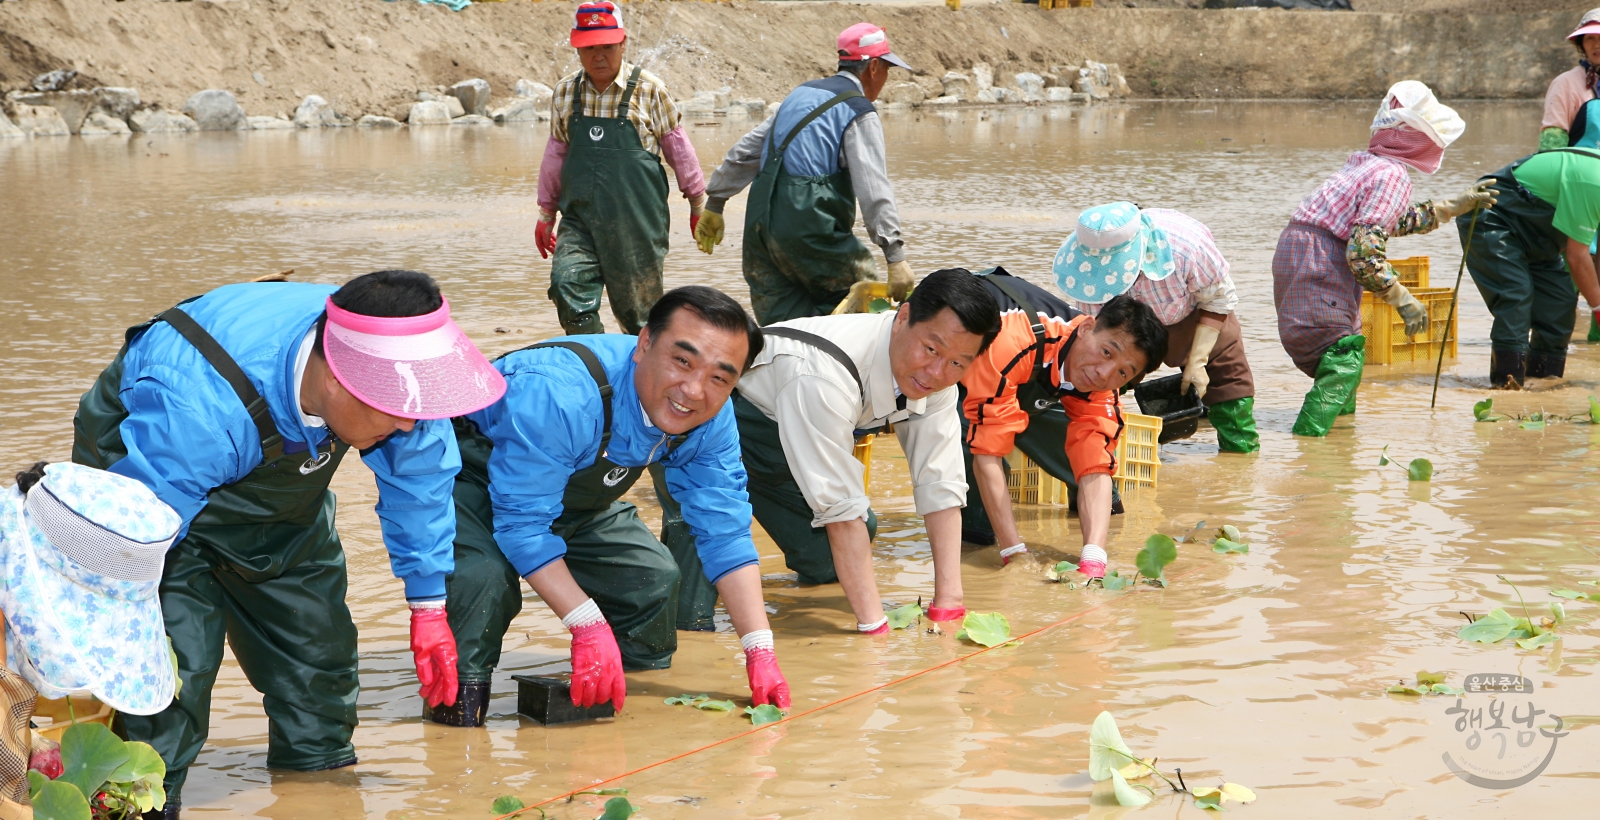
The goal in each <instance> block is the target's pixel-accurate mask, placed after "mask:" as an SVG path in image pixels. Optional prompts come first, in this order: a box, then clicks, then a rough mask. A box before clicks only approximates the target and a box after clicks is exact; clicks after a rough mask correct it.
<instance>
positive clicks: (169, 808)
mask: <svg viewBox="0 0 1600 820" xmlns="http://www.w3.org/2000/svg"><path fill="white" fill-rule="evenodd" d="M139 820H178V806H177V804H175V803H168V804H167V805H166V807H164V808H159V809H151V810H149V811H147V812H145V813H144V814H141V815H139Z"/></svg>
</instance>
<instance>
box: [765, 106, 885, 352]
mask: <svg viewBox="0 0 1600 820" xmlns="http://www.w3.org/2000/svg"><path fill="white" fill-rule="evenodd" d="M861 96H864V95H863V94H862V93H861V92H860V91H854V90H852V91H845V92H843V93H841V94H839V95H837V96H835V97H834V98H833V99H831V100H828V101H827V102H825V103H823V104H822V105H819V106H817V107H816V108H815V109H812V111H811V112H810V113H809V114H807V115H806V116H805V117H804V118H802V119H801V120H800V122H799V123H797V124H796V125H795V127H794V128H792V129H790V131H789V134H788V135H787V136H786V137H784V140H783V144H782V145H778V146H776V147H774V148H773V149H772V153H771V155H770V156H768V157H767V162H766V165H764V166H763V167H762V168H761V173H760V174H759V175H758V176H757V177H756V179H755V182H754V183H752V184H751V186H750V199H749V209H748V210H747V211H745V217H744V280H745V282H747V283H748V284H749V285H750V306H751V307H752V308H754V310H755V314H756V322H757V323H759V324H762V325H770V324H773V323H775V322H783V321H788V320H790V319H802V318H805V317H807V316H826V315H828V314H830V313H832V312H833V309H834V308H835V307H837V306H838V304H839V302H841V301H843V300H844V297H845V296H846V295H847V294H848V293H849V292H850V286H851V285H854V284H855V283H856V282H859V281H862V280H866V279H876V278H878V269H877V266H876V265H875V264H874V263H873V261H872V254H871V253H870V252H869V251H868V250H867V246H866V245H864V244H862V242H861V240H860V239H857V238H856V236H855V234H854V233H852V232H851V229H852V228H853V227H854V226H855V222H856V199H855V193H854V191H852V190H851V187H850V174H849V172H848V170H846V169H841V170H840V171H839V172H838V173H834V174H829V175H826V176H792V175H790V174H789V173H787V172H786V171H785V170H784V167H783V153H784V151H787V150H788V148H789V143H791V142H793V141H794V138H795V137H796V136H798V135H799V134H800V132H801V131H804V130H805V128H806V126H808V125H810V124H811V121H812V120H815V119H816V118H817V117H820V116H822V115H823V114H824V113H826V112H827V111H828V109H830V108H833V107H834V106H836V105H838V104H840V103H842V102H844V101H846V100H849V99H852V98H855V97H861ZM768 140H769V143H770V140H771V136H769V137H768Z"/></svg>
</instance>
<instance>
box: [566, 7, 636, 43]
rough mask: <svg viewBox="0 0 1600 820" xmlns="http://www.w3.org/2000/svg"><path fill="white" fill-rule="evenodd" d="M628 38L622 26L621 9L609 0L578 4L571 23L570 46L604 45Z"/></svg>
mask: <svg viewBox="0 0 1600 820" xmlns="http://www.w3.org/2000/svg"><path fill="white" fill-rule="evenodd" d="M626 39H628V32H627V30H625V29H623V27H622V10H621V9H619V8H617V5H616V4H615V3H612V2H611V0H596V1H595V2H589V3H584V4H582V5H580V6H578V16H577V19H576V20H575V21H573V24H572V47H573V48H588V47H589V46H606V45H610V44H612V43H620V42H622V41H623V40H626Z"/></svg>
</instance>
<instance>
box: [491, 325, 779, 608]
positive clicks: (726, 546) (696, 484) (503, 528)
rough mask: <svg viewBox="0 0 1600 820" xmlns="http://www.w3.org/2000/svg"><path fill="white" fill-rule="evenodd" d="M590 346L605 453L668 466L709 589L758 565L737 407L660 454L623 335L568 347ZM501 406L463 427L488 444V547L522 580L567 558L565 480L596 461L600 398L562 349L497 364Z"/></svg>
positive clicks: (626, 463) (662, 440)
mask: <svg viewBox="0 0 1600 820" xmlns="http://www.w3.org/2000/svg"><path fill="white" fill-rule="evenodd" d="M563 341H570V342H577V343H579V344H583V345H587V346H588V347H589V348H590V349H592V350H593V351H594V352H595V355H596V356H597V357H598V358H599V359H600V363H601V364H602V365H603V366H604V367H605V371H606V379H607V380H608V381H610V382H611V391H612V395H611V408H612V418H611V443H610V445H609V446H608V448H607V452H606V455H607V457H608V458H610V459H611V460H612V461H613V462H616V464H617V465H618V466H622V467H644V466H647V465H649V464H651V463H653V462H656V461H660V462H661V463H662V464H664V465H665V466H666V480H667V489H668V490H670V491H671V492H672V497H673V498H674V499H675V500H677V502H678V503H679V504H680V505H681V506H682V507H683V520H684V522H685V523H687V524H688V525H689V531H690V532H691V533H693V534H694V539H695V548H696V550H697V551H698V552H699V553H700V562H701V564H702V565H703V567H704V569H705V574H706V578H707V579H708V580H710V581H711V582H713V583H715V582H716V581H717V580H718V579H719V578H721V577H722V576H724V575H726V574H728V573H729V572H732V571H733V570H736V569H738V568H740V567H744V566H749V565H751V564H754V563H756V562H757V556H756V547H755V544H754V542H752V541H751V540H750V496H749V494H748V493H747V492H746V491H745V472H744V461H743V460H742V459H741V457H740V455H739V429H738V425H737V424H736V423H735V422H734V417H733V404H732V403H728V404H725V405H723V407H722V411H721V412H719V413H717V415H716V416H715V417H714V418H712V419H711V420H710V421H708V422H706V423H705V424H702V425H700V426H699V427H696V428H695V429H694V430H692V431H690V433H689V436H688V438H687V439H685V440H684V442H683V444H681V445H679V446H678V448H677V449H676V450H673V451H672V453H671V455H668V454H667V448H668V444H669V438H670V437H669V436H668V435H667V434H666V433H663V432H662V431H661V430H658V429H656V428H655V427H652V426H650V423H649V420H648V418H647V417H646V416H645V414H644V408H643V407H642V406H641V405H640V404H639V395H638V392H637V391H636V390H635V389H634V385H633V371H634V364H633V350H634V347H635V346H636V345H637V344H638V339H637V338H635V337H633V336H623V335H620V334H612V335H603V336H600V335H596V336H570V337H566V338H565V339H563ZM495 367H497V368H499V370H500V372H501V373H504V374H505V377H506V395H505V398H502V399H501V400H500V401H497V402H495V403H494V404H491V405H489V406H488V407H487V408H484V409H483V410H479V411H478V412H476V413H472V414H470V415H469V416H467V418H469V419H471V420H472V422H473V423H474V424H476V425H477V426H478V430H479V431H481V432H482V433H483V434H484V435H486V436H488V437H489V438H490V439H491V440H492V441H493V442H494V452H493V453H492V454H491V455H490V456H489V498H490V501H491V503H492V504H493V507H494V538H495V541H496V543H498V544H499V545H500V550H501V552H504V553H505V555H506V558H507V559H508V560H510V561H511V565H512V567H514V568H515V569H516V570H517V574H518V575H522V576H526V575H528V574H529V573H532V572H536V571H538V570H539V569H541V568H543V567H544V566H545V565H546V564H549V563H550V562H551V561H554V560H556V559H557V558H560V557H562V556H563V555H566V553H567V544H566V542H565V541H564V540H562V539H561V537H560V536H558V535H556V534H555V533H553V532H551V531H550V527H551V525H552V524H553V523H555V520H556V519H557V518H559V517H560V516H561V512H562V505H561V498H562V495H563V494H564V493H565V492H566V489H567V481H568V479H570V478H571V477H572V475H573V474H574V473H576V472H578V471H580V470H583V469H585V468H587V467H590V466H592V465H593V464H594V461H595V458H596V457H597V456H598V455H599V449H600V434H601V431H602V430H603V429H604V426H605V410H604V407H603V405H602V404H601V399H600V388H599V387H598V386H597V385H596V384H595V383H594V379H593V378H591V377H590V376H589V371H588V370H587V369H586V368H585V367H584V366H583V362H582V361H581V360H579V359H578V356H577V354H575V353H573V352H572V351H570V350H561V349H559V348H542V349H539V350H522V351H518V352H516V353H512V354H510V355H508V356H505V357H503V358H501V359H499V360H498V361H496V362H495Z"/></svg>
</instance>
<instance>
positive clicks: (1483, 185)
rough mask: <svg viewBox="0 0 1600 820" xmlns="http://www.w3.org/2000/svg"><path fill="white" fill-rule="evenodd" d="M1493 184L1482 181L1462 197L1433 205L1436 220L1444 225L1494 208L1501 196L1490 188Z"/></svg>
mask: <svg viewBox="0 0 1600 820" xmlns="http://www.w3.org/2000/svg"><path fill="white" fill-rule="evenodd" d="M1492 184H1493V181H1492V180H1487V179H1480V180H1478V181H1477V182H1476V183H1474V184H1473V186H1472V187H1471V188H1468V189H1467V190H1466V191H1465V192H1463V193H1462V194H1461V195H1459V196H1454V197H1451V198H1450V199H1446V200H1444V201H1442V202H1435V203H1433V215H1434V218H1436V219H1438V220H1439V224H1441V225H1442V224H1444V223H1446V222H1449V221H1450V220H1452V219H1455V218H1456V217H1458V216H1460V215H1462V214H1465V213H1471V212H1472V211H1474V210H1476V209H1478V208H1489V207H1493V206H1494V203H1495V198H1496V197H1498V196H1499V194H1498V193H1496V192H1495V191H1493V190H1491V189H1490V188H1489V186H1490V185H1492Z"/></svg>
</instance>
